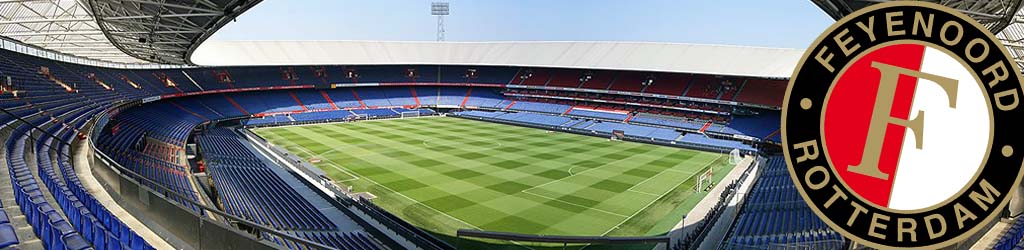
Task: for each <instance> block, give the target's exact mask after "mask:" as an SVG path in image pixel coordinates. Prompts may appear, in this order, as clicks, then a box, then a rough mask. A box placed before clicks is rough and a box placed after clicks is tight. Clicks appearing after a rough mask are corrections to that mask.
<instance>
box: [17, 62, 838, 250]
mask: <svg viewBox="0 0 1024 250" xmlns="http://www.w3.org/2000/svg"><path fill="white" fill-rule="evenodd" d="M41 67H46V68H47V69H48V73H47V74H41V73H40V71H41V70H40V69H41ZM321 68H323V69H324V70H326V72H327V73H326V75H323V76H318V75H316V74H314V73H313V72H314V71H315V67H306V66H295V67H281V66H267V67H217V68H190V69H145V70H140V69H111V68H96V67H91V66H84V65H77V64H71V63H63V62H54V61H50V60H47V59H42V58H38V57H34V56H28V55H23V54H20V53H16V52H10V51H0V76H9V77H11V79H12V82H14V83H16V84H15V85H14V88H15V89H16V90H18V92H19V93H18V96H17V97H13V96H12V94H9V93H4V95H3V96H0V107H2V108H4V109H5V110H7V111H9V112H10V113H12V114H14V115H16V116H18V117H19V118H22V119H24V120H26V121H28V122H29V124H31V125H33V126H37V127H39V128H40V129H34V128H31V127H32V126H28V125H29V124H24V123H22V122H20V121H16V120H15V119H14V117H11V116H8V115H6V114H4V115H0V127H2V128H3V131H4V133H3V135H9V136H6V137H3V138H2V140H3V141H4V143H5V146H6V148H5V149H4V150H3V152H2V153H3V154H4V155H5V157H4V159H3V161H4V162H5V163H7V165H8V166H9V175H10V179H11V180H12V188H13V190H12V191H13V192H12V193H14V194H15V196H17V199H16V200H15V202H16V203H17V205H18V206H19V207H20V208H21V212H22V213H23V214H24V217H25V219H27V220H28V222H29V225H31V226H32V228H33V230H34V234H36V235H37V236H39V238H40V239H41V241H40V244H42V245H44V246H46V247H49V248H67V249H81V248H89V247H92V248H94V249H117V248H121V249H150V248H151V247H149V245H148V243H146V242H145V241H143V240H141V238H140V237H139V236H138V234H136V233H134V232H132V231H131V230H129V229H127V227H126V226H125V225H124V223H123V222H121V221H119V220H118V219H117V218H115V217H114V216H113V215H111V213H110V212H109V211H107V210H106V208H104V207H103V206H102V205H101V204H99V203H98V202H97V201H96V199H95V198H93V197H92V196H91V195H90V194H89V192H87V191H86V190H85V189H84V188H83V187H82V185H81V183H80V181H79V180H78V178H77V176H76V174H75V171H74V165H73V164H72V162H71V159H70V157H69V155H71V152H70V151H71V147H70V145H66V144H63V143H62V142H63V141H72V140H73V139H74V138H75V136H76V135H77V133H78V132H79V130H81V129H83V128H84V126H85V125H86V124H87V122H88V121H90V120H91V119H93V118H95V117H96V115H97V114H99V113H100V112H101V111H104V110H107V109H109V108H111V107H112V106H114V105H115V104H117V105H121V104H127V106H125V107H129V108H126V109H123V110H118V111H117V112H111V113H109V116H103V117H101V118H100V119H106V120H107V121H109V123H104V124H109V126H107V127H105V128H102V129H101V130H99V131H100V133H98V134H96V135H93V136H94V138H93V139H94V142H95V144H96V147H97V148H98V149H99V150H100V151H102V152H104V153H105V154H107V155H109V156H110V157H111V158H112V159H113V160H114V161H115V162H116V163H118V164H119V165H121V166H123V167H125V168H126V169H128V170H131V171H133V172H135V173H137V174H139V175H141V176H143V177H145V178H147V179H151V180H154V181H155V183H146V184H145V185H150V186H152V187H156V186H160V187H163V188H167V189H170V190H172V191H171V192H173V193H176V194H178V195H180V197H179V196H168V198H167V199H169V200H173V201H177V202H178V203H180V204H191V203H189V202H187V201H186V200H188V201H195V200H199V199H200V195H202V193H200V192H198V191H197V190H196V189H195V187H196V185H195V183H193V181H194V180H193V179H192V178H191V177H190V174H191V168H190V165H189V163H188V161H187V160H186V157H185V148H186V143H188V142H189V140H190V136H192V135H193V132H194V131H195V129H196V128H197V126H200V125H202V124H207V123H208V122H212V121H225V120H234V119H240V118H241V119H245V120H244V121H243V124H245V125H248V126H266V125H284V124H299V123H304V122H322V121H337V120H343V119H348V118H354V117H359V118H366V119H375V118H391V117H401V116H403V114H405V115H408V114H409V113H410V112H415V113H418V114H420V115H430V114H435V112H436V111H434V110H432V109H430V108H437V107H439V106H440V108H441V109H439V110H441V111H447V109H457V111H456V113H455V115H460V116H465V117H473V118H480V119H491V120H494V121H501V122H507V123H516V124H524V125H531V126H542V127H545V128H552V129H565V130H573V131H576V132H580V133H591V134H596V135H600V136H607V135H608V134H610V133H611V132H612V131H615V130H622V131H624V132H625V134H626V135H627V136H628V137H631V138H633V139H637V140H641V139H642V140H649V141H655V142H659V143H672V144H682V145H688V146H693V147H697V148H701V149H707V150H714V151H726V150H731V149H734V148H739V149H743V150H750V151H755V150H756V148H754V147H752V146H751V145H749V144H744V143H741V142H739V141H734V140H728V139H722V138H724V136H722V135H718V136H714V135H716V134H725V135H749V136H754V137H757V138H764V137H766V136H768V135H770V134H772V133H773V132H774V131H775V130H777V127H778V125H777V123H778V113H777V112H774V111H765V112H761V114H760V115H754V116H741V115H732V114H730V112H732V111H733V108H734V106H733V105H726V104H719V103H714V102H709V101H707V100H693V99H692V98H689V99H687V98H684V97H698V98H706V99H721V100H735V101H739V102H742V103H749V104H757V105H767V106H778V105H780V104H781V100H780V99H779V98H781V95H778V94H764V93H781V92H782V91H784V89H785V84H784V83H785V82H784V81H776V80H758V79H749V80H746V81H736V82H737V83H739V82H742V84H738V85H735V86H731V87H730V86H726V85H723V84H721V83H720V82H718V80H719V78H716V77H713V76H699V75H690V74H675V73H645V72H633V71H610V70H594V71H589V70H577V69H572V70H570V69H543V68H530V69H526V68H519V67H499V66H486V67H483V66H482V67H472V66H416V65H391V66H358V67H349V66H324V67H321ZM286 70H287V71H293V72H294V73H295V76H296V77H295V78H292V79H286V78H283V77H282V71H286ZM348 70H353V72H358V77H346V74H345V73H343V72H346V71H348ZM410 70H411V72H414V73H413V75H408V73H409V72H410ZM219 72H223V73H229V74H230V76H231V78H232V79H231V81H221V79H219V76H218V74H221V73H219ZM586 74H589V75H591V76H592V77H591V78H590V80H588V81H582V82H581V81H580V77H581V76H583V75H586ZM525 75H530V77H523V76H525ZM163 77H166V78H167V79H169V80H170V81H173V82H175V83H176V86H167V84H166V83H165V82H162V80H161V78H163ZM648 77H653V79H654V83H653V84H651V85H644V84H643V83H642V82H644V81H645V80H646V79H648ZM55 79H56V80H55ZM58 80H59V82H64V83H67V84H68V86H72V87H73V88H74V90H73V91H70V92H69V91H67V90H65V89H64V87H62V86H59V85H60V84H59V83H57V82H58ZM97 80H98V81H102V82H104V83H105V84H108V85H109V86H111V87H112V88H113V89H114V90H108V89H106V88H104V87H102V86H101V85H100V84H98V83H96V81H97ZM129 82H131V83H129ZM691 82H693V83H692V84H691ZM333 83H341V84H344V83H368V84H369V85H374V86H360V87H347V86H341V87H336V88H335V87H329V86H327V85H328V84H333ZM374 83H489V84H518V85H527V86H528V87H530V89H518V88H504V87H498V86H493V85H485V86H481V85H475V84H462V85H458V86H451V85H454V84H448V85H443V84H438V85H415V86H410V85H408V84H401V85H402V86H391V85H399V84H391V85H388V84H383V85H382V86H376V85H375V84H374ZM132 84H137V85H138V87H136V86H132ZM297 85H316V86H315V88H314V86H305V87H303V88H299V89H288V90H260V91H241V92H236V90H237V88H249V87H278V86H297ZM548 87H557V88H561V89H563V90H554V89H551V88H548ZM566 88H568V90H565V89H566ZM233 89H235V90H233ZM221 90H225V91H221ZM603 90H613V91H624V92H626V93H615V94H609V93H607V92H604V93H599V91H603ZM197 91H211V92H212V93H211V94H203V95H195V96H190V95H188V94H192V93H195V92H197ZM652 94H653V95H652ZM176 95H184V96H182V97H178V96H176ZM516 95H531V97H522V96H516ZM665 95H667V96H672V97H676V98H666V97H665ZM147 97H149V98H147ZM155 97H160V98H155ZM143 98H147V100H146V101H145V102H144V103H143V102H140V100H143ZM157 99H159V100H157ZM153 100H156V101H153ZM641 104H642V105H641ZM375 107H376V108H375ZM573 107H576V108H573ZM476 109H483V110H491V111H495V110H501V111H498V112H487V111H480V110H476ZM602 110H604V111H608V110H614V111H615V112H604V111H602ZM716 112H718V113H716ZM719 113H721V114H719ZM632 114H635V115H632ZM631 115H632V116H631ZM627 117H630V119H629V120H628V121H627ZM249 118H252V119H249ZM730 119H731V121H730ZM708 121H712V122H713V123H708ZM773 124H774V125H773ZM216 130H217V129H213V130H209V131H210V133H211V134H213V135H206V136H200V137H199V140H200V142H199V144H200V149H201V150H202V151H203V153H204V155H205V156H206V157H207V158H206V159H207V160H209V163H210V164H208V165H207V166H208V167H209V168H208V169H209V172H210V173H211V176H213V181H214V182H215V183H216V184H217V186H218V187H223V188H224V189H223V190H219V191H221V193H218V194H219V195H220V197H218V198H219V200H221V201H226V203H225V210H226V211H228V212H229V213H232V214H237V215H239V216H243V217H244V218H247V219H249V220H252V221H255V222H258V223H263V224H266V225H270V226H272V227H274V228H277V229H280V230H283V231H287V232H289V233H293V234H294V235H296V236H298V237H303V238H307V239H311V240H314V241H317V242H321V243H323V244H326V245H329V246H334V247H338V248H342V249H378V248H379V245H377V243H375V242H374V240H373V238H372V237H371V236H369V235H368V234H367V233H365V232H339V231H332V230H334V227H332V224H331V222H330V221H327V220H325V219H324V218H322V216H323V215H322V214H320V213H319V212H318V211H317V210H316V208H313V207H311V205H310V204H309V203H308V202H306V203H303V201H302V200H300V199H297V198H296V197H297V196H296V195H297V194H295V193H294V191H288V190H289V187H287V184H285V183H283V182H282V181H281V180H280V176H277V175H276V174H275V173H273V172H272V171H270V170H268V168H269V167H271V166H269V165H267V164H268V163H266V162H263V161H261V160H260V157H259V156H256V155H252V154H251V152H247V151H244V150H240V149H239V147H238V145H237V144H235V143H238V141H237V139H235V141H234V142H235V143H232V142H231V141H230V140H226V139H224V138H227V137H230V136H227V135H228V134H223V133H221V134H217V133H218V132H216ZM696 130H702V131H703V130H706V131H708V134H709V135H711V136H709V135H704V134H700V133H696V132H694V131H696ZM43 132H45V133H49V134H52V135H56V136H57V138H60V140H57V138H49V137H38V135H40V134H41V133H43ZM30 135H31V136H30ZM232 136H233V135H232ZM35 138H41V139H35ZM773 138H777V137H773ZM204 145H213V146H204ZM247 153H248V154H247ZM246 178H258V179H259V180H260V183H267V185H260V186H253V185H243V183H242V182H241V180H245V179H246ZM771 181H772V180H771V178H768V179H766V180H764V182H765V183H771ZM765 185H768V184H765ZM775 191H778V190H775ZM779 192H780V193H785V192H782V191H779ZM786 192H788V191H786ZM257 194H263V195H257ZM265 194H272V195H270V196H268V195H265ZM241 203H246V204H252V206H248V207H243V206H239V204H241ZM184 206H187V207H191V209H193V210H194V211H196V212H198V213H199V214H200V215H201V216H205V215H206V213H205V212H203V211H202V209H199V208H198V207H195V206H192V205H184ZM752 207H756V206H752ZM294 211H299V212H294ZM367 211H369V210H367ZM9 212H10V211H6V212H5V211H4V210H0V248H2V247H5V246H18V244H19V243H22V241H21V240H19V239H18V238H17V233H16V232H13V233H12V231H13V230H16V229H15V228H13V227H12V226H11V225H12V224H11V222H10V220H11V218H14V217H17V215H13V214H6V213H9ZM373 213H374V214H379V215H380V214H383V213H379V212H373ZM749 213H751V215H749V217H750V218H751V219H748V220H750V221H751V222H746V223H745V224H743V225H744V228H757V225H759V224H758V223H761V222H760V221H768V220H770V219H766V218H774V216H784V218H798V220H795V221H796V222H793V223H791V224H785V223H783V226H778V227H777V228H767V229H765V230H767V231H765V232H773V233H774V234H772V235H754V234H737V233H734V235H737V237H734V238H733V239H735V240H736V242H738V243H744V244H746V243H750V242H790V241H798V240H803V242H807V241H808V239H832V238H833V236H835V235H832V234H828V233H823V232H819V231H814V230H816V229H815V228H817V226H818V225H817V224H814V223H812V222H807V223H803V220H802V219H800V218H802V217H800V216H803V214H801V213H799V212H793V211H789V210H785V209H774V210H771V209H762V210H756V209H753V208H751V210H749ZM318 214H320V215H318ZM380 216H384V215H380ZM392 216H393V215H392ZM785 216H789V217H785ZM5 217H7V218H8V219H7V220H4V219H3V218H5ZM15 219H16V218H15ZM773 221H774V220H773ZM389 223H398V222H394V221H392V222H389ZM801 223H803V224H801ZM397 226H402V225H397ZM757 229H758V230H760V229H764V228H757ZM801 230H802V231H801ZM748 231H749V230H746V231H742V232H743V233H747V232H748ZM805 232H810V233H805ZM12 236H13V237H12ZM277 240H279V239H277ZM364 243H366V244H364ZM282 244H286V245H287V244H290V243H287V242H282ZM816 246H830V245H816Z"/></svg>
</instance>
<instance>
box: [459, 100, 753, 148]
mask: <svg viewBox="0 0 1024 250" xmlns="http://www.w3.org/2000/svg"><path fill="white" fill-rule="evenodd" d="M517 104H518V102H517ZM454 115H456V116H464V117H470V118H482V119H485V120H497V121H505V122H511V123H519V124H526V125H534V126H541V127H545V128H559V129H574V130H576V131H582V132H590V133H598V132H599V133H602V135H609V136H610V135H611V134H612V132H613V131H616V130H621V131H623V133H624V134H625V135H626V136H630V137H634V138H636V139H640V140H648V141H650V140H654V141H660V142H664V143H679V144H686V145H691V146H693V147H696V148H701V149H706V150H713V151H719V152H725V151H729V150H732V149H734V148H738V149H740V150H745V151H750V152H753V151H757V150H756V149H755V148H754V147H752V146H750V145H748V144H744V143H742V142H739V141H733V140H724V139H716V138H710V137H707V136H705V135H700V134H695V133H685V134H684V133H680V132H678V131H676V130H673V129H667V128H661V127H652V126H643V125H636V124H629V123H622V122H607V121H601V120H592V119H572V118H569V117H566V116H559V115H554V114H539V113H529V112H522V113H512V112H486V111H475V110H470V111H460V112H456V113H454Z"/></svg>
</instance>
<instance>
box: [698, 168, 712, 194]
mask: <svg viewBox="0 0 1024 250" xmlns="http://www.w3.org/2000/svg"><path fill="white" fill-rule="evenodd" d="M714 177H715V171H714V168H712V167H708V169H707V170H706V171H704V173H701V174H700V176H699V178H697V185H696V186H694V187H693V189H694V191H697V192H703V191H707V190H711V186H712V185H715V183H714Z"/></svg>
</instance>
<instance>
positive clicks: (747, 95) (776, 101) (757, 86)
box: [735, 79, 789, 107]
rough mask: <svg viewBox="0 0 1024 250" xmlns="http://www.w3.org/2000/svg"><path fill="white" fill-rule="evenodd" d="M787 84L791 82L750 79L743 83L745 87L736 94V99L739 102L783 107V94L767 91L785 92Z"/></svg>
mask: <svg viewBox="0 0 1024 250" xmlns="http://www.w3.org/2000/svg"><path fill="white" fill-rule="evenodd" d="M787 85H789V83H788V82H786V81H783V80H763V79H750V80H748V81H747V83H746V84H744V85H743V89H742V90H740V91H739V93H737V94H736V97H735V100H736V101H738V102H745V103H753V104H761V105H767V106H776V107H781V106H782V97H783V95H780V94H766V93H785V92H786V86H787Z"/></svg>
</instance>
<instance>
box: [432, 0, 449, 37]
mask: <svg viewBox="0 0 1024 250" xmlns="http://www.w3.org/2000/svg"><path fill="white" fill-rule="evenodd" d="M449 13H450V12H449V8H448V2H432V3H430V15H432V16H436V17H437V41H438V42H440V41H444V16H447V15H448V14H449Z"/></svg>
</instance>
